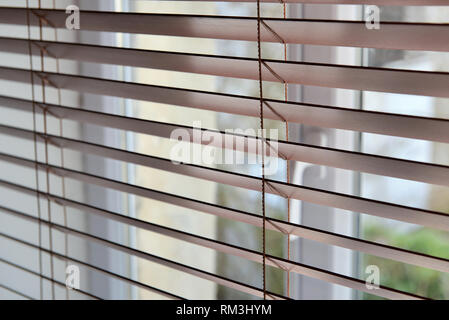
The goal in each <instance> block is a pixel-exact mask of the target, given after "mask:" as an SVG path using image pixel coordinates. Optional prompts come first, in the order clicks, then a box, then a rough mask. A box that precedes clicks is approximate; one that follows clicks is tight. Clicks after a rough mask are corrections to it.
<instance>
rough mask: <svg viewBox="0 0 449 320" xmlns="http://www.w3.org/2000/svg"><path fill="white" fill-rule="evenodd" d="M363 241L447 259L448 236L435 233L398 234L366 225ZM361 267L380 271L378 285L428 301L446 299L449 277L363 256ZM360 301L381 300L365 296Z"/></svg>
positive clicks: (391, 230)
mask: <svg viewBox="0 0 449 320" xmlns="http://www.w3.org/2000/svg"><path fill="white" fill-rule="evenodd" d="M363 231H364V238H365V239H367V240H370V241H376V242H379V243H385V244H388V245H391V246H395V247H400V248H403V249H407V250H411V251H416V252H420V253H424V254H428V255H432V256H437V257H441V258H449V235H448V234H447V233H444V232H440V231H437V230H432V229H426V228H418V229H414V230H408V231H398V230H395V229H394V228H391V227H386V226H384V225H380V224H368V225H366V227H365V228H364V230H363ZM363 264H364V266H365V267H366V266H367V265H377V266H378V267H379V268H380V283H381V285H384V286H388V287H390V288H395V289H398V290H401V291H406V292H410V293H414V294H417V295H420V296H425V297H429V298H431V299H449V275H448V274H445V273H443V272H439V271H434V270H431V269H427V268H421V267H416V266H412V265H408V264H405V263H401V262H395V261H393V260H387V259H382V258H379V257H375V256H370V255H365V256H363ZM363 299H369V300H371V299H381V298H378V297H376V296H374V295H369V294H364V295H363Z"/></svg>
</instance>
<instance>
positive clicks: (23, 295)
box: [0, 283, 35, 300]
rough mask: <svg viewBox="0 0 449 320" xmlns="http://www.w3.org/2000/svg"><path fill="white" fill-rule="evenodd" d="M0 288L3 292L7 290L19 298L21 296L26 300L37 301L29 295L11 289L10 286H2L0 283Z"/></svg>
mask: <svg viewBox="0 0 449 320" xmlns="http://www.w3.org/2000/svg"><path fill="white" fill-rule="evenodd" d="M0 288H1V289H3V290H6V291H8V292H11V293H13V294H15V295H18V296H20V297H22V298H24V299H28V300H35V299H34V298H33V297H30V296H28V295H26V294H24V293H22V292H20V291H17V290H15V289H13V288H11V287H9V286H5V285H4V284H1V283H0Z"/></svg>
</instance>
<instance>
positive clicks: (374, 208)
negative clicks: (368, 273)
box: [0, 153, 449, 231]
mask: <svg viewBox="0 0 449 320" xmlns="http://www.w3.org/2000/svg"><path fill="white" fill-rule="evenodd" d="M0 159H1V160H4V161H9V162H13V163H16V164H19V165H23V166H27V167H31V168H34V167H35V165H36V163H35V162H34V161H32V160H26V159H23V158H19V157H15V156H11V155H7V154H4V153H0ZM38 166H41V167H44V169H45V168H47V166H46V165H45V164H43V163H38ZM50 167H51V170H52V172H53V173H55V174H58V175H60V176H67V177H70V178H73V179H76V180H80V181H83V182H86V183H92V184H97V185H100V186H103V187H106V188H112V189H117V190H120V191H123V192H127V193H133V194H135V195H138V196H143V197H147V198H150V199H154V200H159V201H163V202H168V203H172V204H174V205H180V206H183V207H186V208H189V209H193V210H199V211H203V212H209V213H213V212H214V210H217V207H216V206H213V205H211V204H209V203H204V202H198V201H195V200H192V199H188V198H183V197H179V196H174V195H172V194H167V193H162V192H159V191H156V190H152V189H147V188H142V187H138V186H135V185H130V184H126V183H122V182H118V181H115V180H111V179H108V178H103V177H98V176H95V175H91V174H87V173H83V172H79V171H74V170H69V169H64V168H60V167H56V166H50ZM216 174H220V172H219V171H217V173H216ZM238 177H239V180H240V183H241V184H240V186H242V187H244V188H246V189H249V190H255V191H260V188H261V181H260V178H255V177H252V176H246V175H242V174H238ZM222 178H223V176H222ZM266 181H267V182H266V183H267V190H266V192H268V193H272V194H275V195H279V196H281V197H289V198H291V199H297V200H303V201H307V202H311V203H315V204H319V205H324V206H328V207H334V208H340V209H344V210H348V211H354V212H361V213H366V214H370V215H374V216H379V217H384V218H388V219H394V220H400V221H405V222H409V223H414V224H418V225H422V226H427V227H431V228H435V229H440V230H445V231H448V230H449V215H447V214H444V213H441V212H435V211H430V210H424V209H417V208H413V207H407V206H402V205H397V204H393V203H388V202H382V201H377V200H371V199H365V198H361V197H356V196H350V195H347V194H341V193H336V192H331V191H326V190H321V189H315V188H310V187H305V186H299V185H292V184H286V183H282V182H277V181H273V180H268V179H267V180H266Z"/></svg>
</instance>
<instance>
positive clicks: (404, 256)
mask: <svg viewBox="0 0 449 320" xmlns="http://www.w3.org/2000/svg"><path fill="white" fill-rule="evenodd" d="M153 162H154V159H153V158H149V159H148V166H150V167H152V163H153ZM161 162H162V161H161ZM168 166H169V164H168ZM168 166H167V168H166V170H169V169H170V168H169V167H168ZM182 166H184V167H186V168H185V170H184V171H183V173H182V174H186V175H190V176H195V170H196V169H198V168H197V167H195V166H188V165H182ZM206 171H207V169H206ZM208 171H209V173H210V174H211V175H214V172H211V171H213V170H208ZM230 175H232V174H230ZM210 180H213V177H212V179H210ZM218 182H220V181H218ZM0 186H4V187H6V188H9V189H13V190H16V191H19V192H22V193H27V194H30V195H36V192H37V191H36V190H35V189H31V188H26V187H23V186H19V185H16V184H13V183H10V182H6V181H3V180H0ZM37 193H39V194H40V195H42V196H43V197H47V198H49V199H50V200H52V201H54V202H55V203H57V204H60V205H65V206H69V207H72V208H76V209H79V210H82V211H85V212H90V213H93V214H96V215H100V216H103V217H106V218H107V219H112V220H115V221H119V222H122V223H125V224H127V225H131V226H134V227H137V228H141V229H145V230H148V231H152V232H157V233H161V234H164V235H167V236H170V237H173V238H176V239H180V240H184V241H189V242H192V243H196V244H199V245H203V246H206V247H209V248H212V249H216V250H221V251H225V252H227V253H232V248H231V247H232V246H231V247H229V248H226V244H225V243H220V244H218V246H217V247H216V246H215V244H214V243H210V242H208V241H207V240H204V239H202V237H197V236H195V235H192V234H188V233H185V232H181V231H178V230H174V229H171V228H167V227H164V226H160V225H157V224H153V223H149V222H146V221H142V220H138V219H135V218H130V217H128V216H123V215H120V214H117V213H114V212H111V211H107V210H103V209H100V208H97V207H93V206H89V205H86V204H84V203H79V202H76V201H73V200H70V199H66V198H61V197H59V196H55V195H52V194H46V193H43V192H40V191H39V192H37ZM214 215H216V216H220V215H219V214H217V213H214ZM221 217H222V216H221ZM231 219H233V220H237V221H240V222H244V223H248V224H251V225H254V226H256V227H262V226H263V219H262V217H261V216H259V215H254V214H250V213H247V212H242V211H238V210H234V216H233V217H231ZM266 221H267V224H266V228H267V229H269V230H273V231H277V232H281V233H284V234H285V235H288V234H292V235H296V236H298V237H301V238H305V239H309V240H313V241H317V242H321V243H325V244H329V245H335V246H340V247H344V248H347V249H351V250H357V251H360V252H364V253H367V254H371V255H375V256H379V257H382V258H386V259H391V260H394V261H398V262H404V263H409V264H413V265H417V266H421V267H424V268H430V269H434V270H438V271H442V272H449V260H447V259H442V258H438V257H433V256H430V255H426V254H421V253H417V252H413V251H410V250H403V249H400V248H395V247H392V246H387V245H383V244H379V243H375V242H371V241H365V240H360V239H357V238H353V237H348V236H344V235H340V234H336V233H332V232H327V231H323V230H319V229H315V228H310V227H307V226H300V225H297V224H293V223H289V222H285V221H282V220H278V219H273V218H267V219H266ZM204 241H205V242H204ZM244 258H247V257H246V256H244Z"/></svg>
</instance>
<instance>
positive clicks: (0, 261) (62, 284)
mask: <svg viewBox="0 0 449 320" xmlns="http://www.w3.org/2000/svg"><path fill="white" fill-rule="evenodd" d="M0 237H3V238H7V239H9V240H12V241H16V242H20V243H22V244H28V243H25V242H24V241H20V240H19V239H16V238H14V237H11V236H8V235H6V234H4V233H0ZM34 247H36V248H37V249H39V247H38V246H34ZM41 250H42V249H41ZM0 263H4V264H7V265H10V266H11V267H14V268H16V269H19V270H22V271H25V272H27V273H30V274H32V275H35V276H36V277H40V278H42V279H45V280H47V281H49V282H51V283H52V284H56V285H58V286H60V287H61V288H64V289H67V286H66V284H65V283H64V282H61V281H58V280H55V279H52V278H50V277H47V276H46V275H43V274H40V273H38V272H36V271H34V270H31V269H28V268H25V267H23V266H21V265H18V264H17V263H14V262H11V261H8V260H6V259H3V258H0ZM73 290H74V291H77V292H79V293H81V294H83V295H85V296H87V297H89V298H92V299H94V300H103V299H101V298H100V297H98V296H96V295H93V294H91V293H89V292H87V291H84V290H81V289H73Z"/></svg>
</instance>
